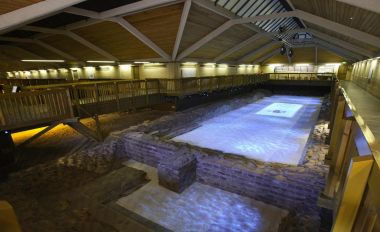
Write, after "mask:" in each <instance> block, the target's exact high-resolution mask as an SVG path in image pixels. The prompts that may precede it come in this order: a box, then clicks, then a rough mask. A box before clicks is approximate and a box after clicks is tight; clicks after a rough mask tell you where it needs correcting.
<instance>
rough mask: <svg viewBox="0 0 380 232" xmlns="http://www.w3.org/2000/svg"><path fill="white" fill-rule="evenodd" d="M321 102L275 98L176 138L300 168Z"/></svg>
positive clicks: (206, 122) (254, 104)
mask: <svg viewBox="0 0 380 232" xmlns="http://www.w3.org/2000/svg"><path fill="white" fill-rule="evenodd" d="M320 105H321V99H320V98H316V97H300V96H282V95H275V96H272V97H267V98H264V99H262V100H260V101H258V102H255V103H252V104H249V105H246V106H244V107H241V108H239V109H237V110H233V111H231V112H228V113H226V114H222V115H219V116H217V117H215V118H212V119H210V120H207V121H204V122H203V123H202V126H201V127H198V128H197V129H195V130H192V131H190V132H187V133H185V134H182V135H180V136H177V137H175V138H173V140H174V141H178V142H185V143H189V144H192V145H196V146H199V147H206V148H210V149H214V150H218V151H223V152H225V153H232V154H235V155H240V156H245V157H247V158H251V159H257V160H261V161H264V162H276V163H283V164H291V165H297V164H298V163H299V162H300V160H301V157H302V155H303V153H304V150H305V145H306V143H307V140H308V138H309V135H310V132H311V130H312V129H313V127H314V124H315V122H316V119H317V117H318V113H319V109H320Z"/></svg>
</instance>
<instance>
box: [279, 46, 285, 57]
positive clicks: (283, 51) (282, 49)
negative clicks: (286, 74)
mask: <svg viewBox="0 0 380 232" xmlns="http://www.w3.org/2000/svg"><path fill="white" fill-rule="evenodd" d="M285 53H286V47H285V45H282V47H281V50H280V54H281V55H285Z"/></svg>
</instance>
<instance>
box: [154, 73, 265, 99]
mask: <svg viewBox="0 0 380 232" xmlns="http://www.w3.org/2000/svg"><path fill="white" fill-rule="evenodd" d="M268 78H269V75H267V74H252V75H235V76H221V77H200V78H181V79H159V83H160V91H161V92H162V93H166V94H168V95H188V94H196V93H199V92H211V91H217V90H223V89H227V88H233V87H242V86H247V85H254V84H260V83H263V82H265V81H267V80H268Z"/></svg>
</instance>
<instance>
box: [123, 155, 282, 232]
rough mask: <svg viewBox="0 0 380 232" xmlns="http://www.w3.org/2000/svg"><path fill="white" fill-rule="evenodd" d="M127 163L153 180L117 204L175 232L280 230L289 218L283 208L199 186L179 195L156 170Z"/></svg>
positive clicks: (197, 184) (194, 186)
mask: <svg viewBox="0 0 380 232" xmlns="http://www.w3.org/2000/svg"><path fill="white" fill-rule="evenodd" d="M125 164H126V165H127V166H129V167H133V168H136V169H140V170H143V171H145V172H147V173H148V177H149V178H150V179H151V181H150V182H149V183H148V184H146V185H145V186H143V187H142V188H140V189H139V190H137V191H135V192H133V193H132V194H130V195H128V196H126V197H123V198H121V199H119V200H118V201H117V204H119V205H120V206H122V207H124V208H126V209H128V210H130V211H132V212H134V213H137V214H139V215H140V216H142V217H144V218H147V219H148V220H151V221H153V222H155V223H157V224H159V225H161V226H163V227H165V228H167V229H170V230H173V231H197V232H202V231H277V230H278V226H279V224H280V222H281V219H282V218H283V217H285V216H286V215H287V211H285V210H283V209H279V208H277V207H274V206H271V205H267V204H264V203H262V202H259V201H255V200H253V199H250V198H247V197H243V196H240V195H237V194H234V193H230V192H227V191H223V190H221V189H218V188H214V187H211V186H208V185H204V184H200V183H194V184H192V185H191V186H190V187H189V188H188V189H186V190H185V191H184V192H183V193H181V194H177V193H175V192H172V191H170V190H168V189H166V188H164V187H161V186H160V185H158V177H157V169H155V168H152V167H150V166H147V165H145V164H142V163H138V162H135V161H128V162H126V163H125Z"/></svg>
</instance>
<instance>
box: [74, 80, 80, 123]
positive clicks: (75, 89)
mask: <svg viewBox="0 0 380 232" xmlns="http://www.w3.org/2000/svg"><path fill="white" fill-rule="evenodd" d="M72 88H73V93H74V104H75V107H76V108H77V113H78V117H81V113H80V106H79V104H80V103H79V96H78V91H77V88H76V86H75V85H72Z"/></svg>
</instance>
